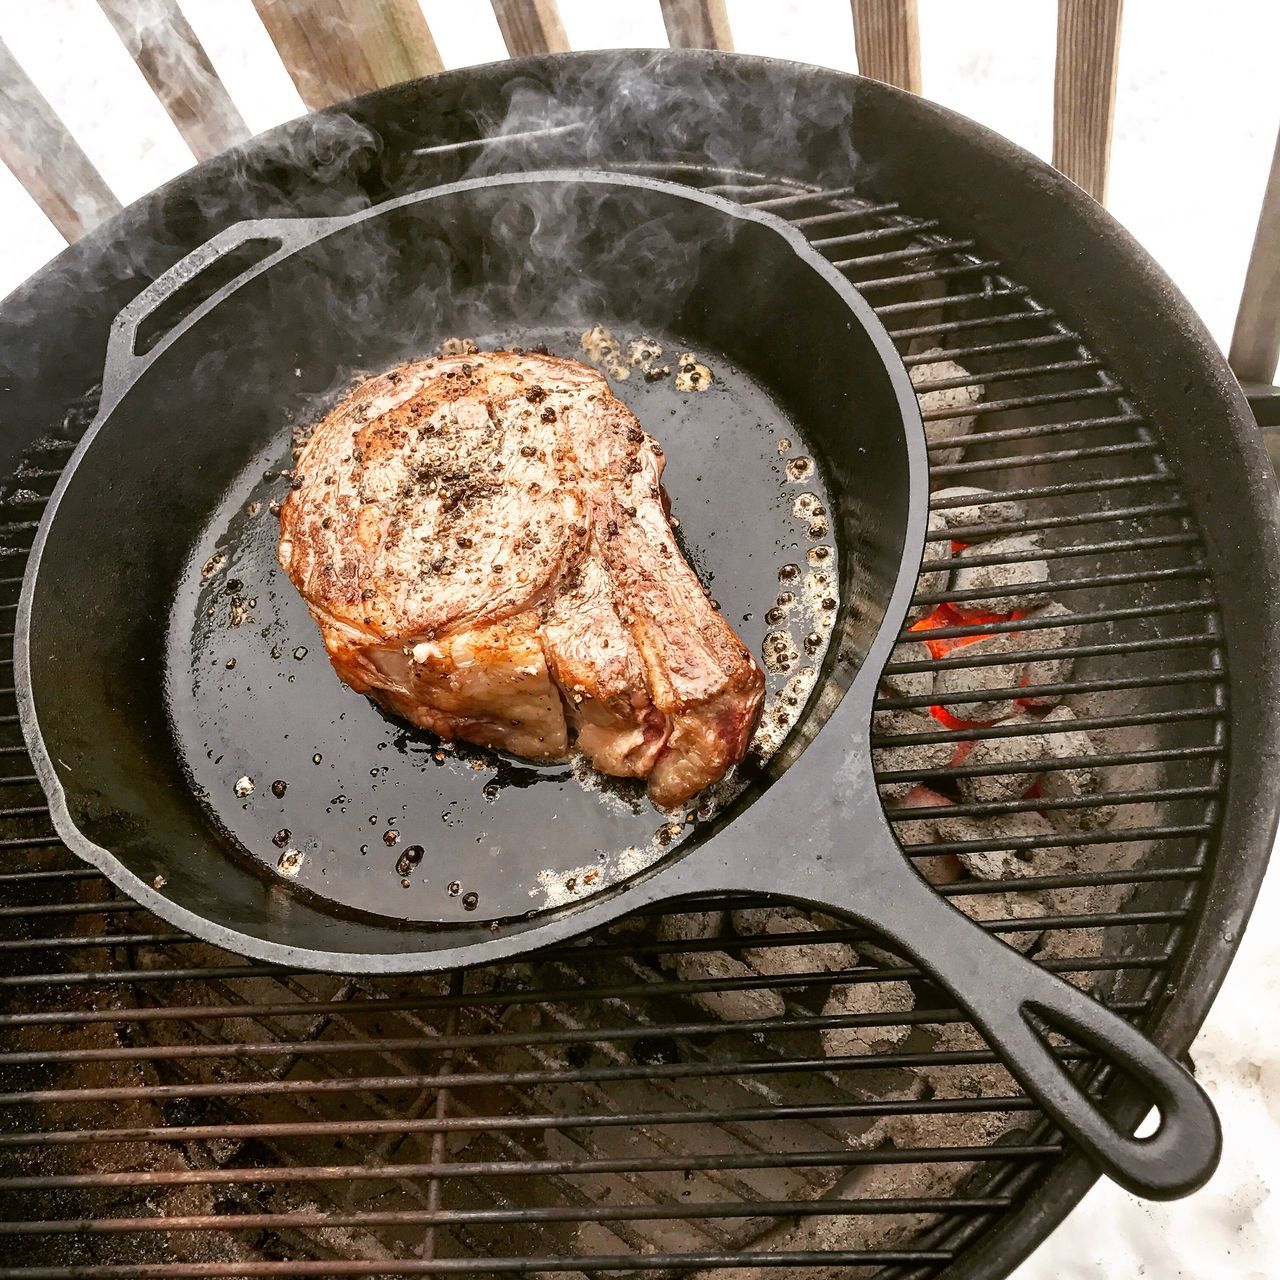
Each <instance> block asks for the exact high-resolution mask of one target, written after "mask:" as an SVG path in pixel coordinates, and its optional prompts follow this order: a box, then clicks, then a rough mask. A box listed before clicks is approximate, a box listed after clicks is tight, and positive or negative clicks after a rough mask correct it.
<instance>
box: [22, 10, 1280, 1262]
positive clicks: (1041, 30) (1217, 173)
mask: <svg viewBox="0 0 1280 1280" xmlns="http://www.w3.org/2000/svg"><path fill="white" fill-rule="evenodd" d="M422 5H423V9H424V11H425V12H426V14H427V17H428V20H429V21H430V23H431V27H432V31H433V33H434V35H435V38H436V41H437V44H438V46H439V48H440V52H441V55H442V57H443V58H444V61H445V63H446V65H447V66H466V65H470V64H473V63H479V62H488V61H493V60H495V59H500V58H502V57H504V56H505V50H504V48H503V44H502V37H501V35H500V33H499V31H498V27H497V23H496V22H495V21H494V18H493V14H492V10H491V8H490V6H489V5H488V4H487V3H485V0H467V2H466V3H458V2H457V0H422ZM1056 7H1057V6H1056V3H1055V0H920V26H921V33H922V48H923V64H924V89H925V92H926V93H927V94H928V95H929V96H930V97H933V98H935V99H936V100H937V101H939V102H942V103H944V104H946V105H947V106H950V107H952V108H954V109H955V110H958V111H961V112H963V113H965V114H967V115H970V116H973V117H974V118H975V119H978V120H981V121H982V122H983V123H985V124H988V125H990V126H991V127H992V128H995V129H997V130H999V131H1000V132H1002V133H1005V134H1007V135H1008V136H1009V137H1011V138H1013V139H1014V140H1015V141H1017V142H1019V143H1021V144H1022V145H1023V146H1025V147H1028V148H1029V149H1030V150H1032V151H1034V152H1035V153H1036V154H1038V155H1040V156H1043V157H1045V158H1048V156H1049V153H1050V150H1051V147H1052V110H1053V43H1054V30H1055V14H1056ZM182 8H183V10H184V12H185V13H186V14H187V17H188V19H189V21H190V22H191V25H192V26H193V27H194V28H195V30H196V32H197V34H198V35H199V37H200V39H201V41H202V42H203V43H204V45H205V48H206V50H207V52H208V54H209V57H210V59H211V60H212V62H213V63H214V66H215V67H216V69H217V71H218V73H219V75H220V76H221V77H222V79H223V81H224V83H225V84H226V85H227V87H228V89H229V91H230V92H231V94H232V96H233V97H234V98H235V101H236V103H237V105H238V106H239V108H240V111H241V113H242V115H243V116H244V118H245V120H246V121H247V122H248V124H249V126H250V128H251V129H254V130H262V129H266V128H269V127H270V126H272V125H274V124H277V123H279V122H280V121H282V120H286V119H289V118H290V117H291V116H294V115H297V114H299V113H300V112H301V110H302V103H301V101H300V100H299V98H298V95H297V92H296V91H295V90H294V88H293V85H292V83H291V82H290V80H289V77H288V75H287V74H286V73H285V71H284V68H283V67H282V66H281V64H280V60H279V58H278V57H277V56H276V53H275V50H274V48H273V47H272V45H271V42H270V40H269V39H268V37H267V35H266V33H265V31H264V30H263V28H262V25H261V23H260V22H259V21H258V18H257V16H256V14H255V13H254V10H253V7H252V4H251V2H250V0H182ZM728 8H729V18H730V23H731V26H732V28H733V31H734V38H735V44H736V46H737V48H738V49H739V50H740V51H741V52H744V53H760V54H770V55H773V56H775V57H782V58H792V59H795V60H798V61H807V62H815V63H822V64H825V65H828V66H833V67H837V68H840V69H842V70H850V71H851V70H854V69H856V58H855V56H854V51H853V37H852V25H851V20H850V16H849V13H850V10H849V4H848V0H728ZM560 9H561V12H562V14H563V18H564V24H565V28H566V30H567V32H568V34H569V38H570V41H571V43H572V44H573V46H574V47H575V48H593V47H608V46H611V45H616V46H646V45H662V44H665V33H664V30H663V27H662V21H661V15H660V11H659V8H658V3H657V0H628V3H627V4H623V5H601V4H599V2H598V0H560ZM0 39H2V40H3V41H4V42H5V43H6V44H7V45H8V46H9V48H10V49H11V50H12V52H13V53H14V54H15V55H16V56H17V57H18V59H19V60H20V61H21V63H22V64H23V66H24V67H25V68H26V70H27V72H28V74H29V75H30V76H31V78H32V79H33V80H34V81H35V83H36V85H37V86H38V87H39V88H40V90H41V91H42V92H43V93H44V95H45V96H46V97H47V98H48V99H49V101H50V102H51V103H52V104H53V106H54V108H55V109H56V110H57V111H58V113H59V114H60V115H61V116H62V118H63V119H64V120H65V121H66V122H67V124H68V125H69V126H70V128H71V129H72V131H73V133H74V134H75V136H76V137H77V139H79V141H80V143H81V145H82V146H83V147H84V149H85V151H86V152H87V153H88V154H89V156H90V158H91V159H92V160H93V162H94V163H95V164H96V165H97V166H98V168H99V170H100V171H101V172H102V175H103V177H104V178H105V179H106V181H107V182H108V184H109V185H110V186H111V188H112V190H114V191H115V193H116V194H117V196H119V198H120V199H121V201H123V202H128V201H130V200H133V199H136V198H137V197H138V196H140V195H142V194H144V193H145V192H147V191H149V190H150V189H152V188H153V187H155V186H157V185H158V184H159V183H161V182H163V181H165V180H166V179H167V178H169V177H171V176H172V175H173V174H175V173H178V172H180V171H181V170H182V169H184V168H186V167H187V166H188V165H189V164H190V163H191V155H190V153H189V151H188V150H187V147H186V145H185V143H184V142H183V141H182V139H181V137H180V136H179V135H178V133H177V130H176V129H175V128H174V126H173V124H172V123H171V122H170V121H169V119H168V117H167V116H166V115H165V113H164V111H163V110H162V109H161V108H160V107H159V105H158V104H157V103H156V101H155V99H154V98H153V96H152V95H151V93H150V91H149V90H148V89H147V87H146V85H145V82H144V81H143V80H142V77H141V75H140V73H139V72H138V71H137V69H136V68H135V67H134V65H133V63H132V62H131V61H130V59H129V57H128V56H127V54H126V53H125V52H124V50H123V49H122V48H121V46H120V45H119V43H118V42H117V41H116V39H115V37H114V35H113V34H112V32H111V30H110V28H109V26H108V25H107V23H106V20H105V19H104V18H103V16H102V13H101V11H100V9H99V8H98V5H97V3H96V0H42V2H41V3H37V4H24V5H19V4H6V5H3V6H0ZM1278 48H1280V4H1276V3H1274V0H1216V2H1215V3H1214V4H1213V5H1212V6H1211V7H1209V8H1206V7H1205V6H1204V5H1203V4H1201V3H1199V0H1127V3H1126V5H1125V15H1124V28H1123V36H1122V43H1121V57H1120V83H1119V89H1118V93H1117V103H1116V120H1115V141H1114V152H1113V160H1112V177H1111V192H1110V199H1109V202H1108V203H1109V207H1110V209H1111V211H1112V212H1113V213H1114V214H1115V215H1116V217H1118V218H1119V219H1120V221H1121V222H1123V223H1124V224H1125V225H1126V226H1127V227H1128V228H1129V230H1130V231H1132V232H1133V234H1134V235H1135V236H1136V237H1137V238H1138V240H1139V241H1141V242H1142V243H1143V244H1144V245H1145V246H1146V248H1147V249H1148V250H1149V251H1150V252H1151V253H1152V254H1153V255H1154V256H1155V258H1156V259H1157V260H1158V261H1159V262H1160V263H1161V264H1162V265H1163V266H1164V267H1165V269H1166V270H1167V271H1168V272H1169V273H1170V275H1171V276H1172V277H1173V279H1174V280H1175V281H1176V282H1177V284H1178V285H1179V286H1180V287H1181V288H1182V290H1183V291H1184V292H1185V293H1186V294H1187V296H1188V297H1189V298H1190V300H1191V302H1192V304H1193V305H1194V306H1195V307H1196V309H1197V310H1198V311H1199V312H1200V314H1201V315H1202V316H1203V317H1204V319H1205V321H1206V323H1207V324H1208V326H1209V328H1210V330H1211V331H1212V333H1213V335H1214V337H1215V338H1216V339H1217V340H1218V342H1219V343H1220V344H1222V345H1223V346H1225V345H1226V344H1227V343H1229V341H1230V335H1231V325H1232V322H1233V319H1234V316H1235V308H1236V303H1237V300H1238V298H1239V294H1240V286H1241V283H1242V281H1243V278H1244V270H1245V264H1246V262H1247V260H1248V255H1249V249H1250V245H1251V243H1252V238H1253V227H1254V224H1255V222H1256V220H1257V215H1258V206H1259V202H1260V200H1261V195H1262V189H1263V186H1264V184H1265V181H1266V174H1267V166H1268V164H1269V162H1270V156H1271V150H1272V147H1273V145H1274V141H1275V136H1276V128H1277V124H1278V123H1280V92H1277V87H1276V86H1277V81H1276V78H1275V53H1276V50H1277V49H1278ZM0 244H3V245H4V246H5V251H4V254H3V256H2V257H0V294H4V293H7V292H8V291H9V290H10V289H12V288H13V287H14V286H15V285H17V284H18V283H20V282H21V281H22V280H24V279H25V278H26V277H27V276H28V275H30V274H31V273H32V272H33V271H35V270H36V269H37V268H38V267H39V266H40V265H41V264H42V263H44V262H45V261H47V260H48V259H49V258H50V257H51V256H52V255H53V254H55V253H56V252H58V250H59V249H60V248H61V246H62V241H61V238H60V237H59V236H58V234H57V232H56V231H55V230H54V229H53V227H52V226H51V225H50V224H49V222H48V221H47V219H45V217H44V215H43V214H42V213H41V212H40V210H39V209H38V208H36V206H35V205H34V204H33V203H32V202H31V200H30V198H29V197H28V196H27V195H26V193H25V192H24V191H23V190H22V188H21V187H20V186H19V184H18V183H17V181H16V180H15V179H13V177H12V176H11V175H10V174H9V172H8V171H7V170H6V169H4V168H3V167H2V166H0ZM1254 920H1255V922H1254V925H1253V927H1252V928H1251V929H1250V930H1249V932H1248V933H1247V935H1246V937H1245V940H1244V944H1243V947H1242V949H1241V952H1240V956H1239V958H1238V959H1237V961H1236V964H1235V966H1234V968H1233V969H1232V971H1231V974H1230V976H1229V977H1228V979H1227V983H1226V986H1225V987H1224V989H1223V992H1222V995H1221V997H1220V998H1219V1000H1218V1002H1217V1003H1216V1005H1215V1006H1214V1008H1213V1011H1212V1013H1211V1014H1210V1017H1209V1020H1208V1022H1207V1024H1206V1026H1205V1028H1204V1030H1203V1031H1202V1032H1201V1034H1200V1037H1199V1039H1198V1040H1197V1042H1196V1045H1195V1047H1194V1050H1193V1054H1194V1057H1195V1060H1196V1062H1197V1064H1198V1066H1199V1069H1200V1075H1201V1079H1202V1080H1203V1081H1204V1082H1205V1084H1206V1086H1207V1087H1208V1089H1209V1090H1210V1092H1211V1093H1212V1094H1213V1096H1214V1098H1215V1100H1216V1102H1217V1105H1218V1108H1219V1110H1220V1112H1221V1115H1222V1120H1223V1128H1224V1131H1225V1134H1226V1150H1225V1154H1224V1158H1223V1164H1222V1168H1221V1170H1220V1172H1219V1173H1218V1175H1217V1177H1216V1178H1215V1179H1214V1181H1213V1182H1211V1183H1210V1184H1209V1186H1208V1187H1207V1188H1206V1189H1205V1190H1203V1191H1201V1192H1199V1193H1198V1194H1197V1195H1195V1196H1193V1197H1192V1198H1191V1199H1190V1200H1188V1201H1182V1202H1177V1203H1175V1204H1172V1205H1150V1204H1145V1203H1143V1202H1141V1201H1139V1200H1136V1199H1134V1198H1133V1197H1131V1196H1129V1195H1127V1194H1126V1193H1124V1192H1122V1191H1120V1190H1118V1189H1117V1188H1115V1187H1113V1186H1111V1185H1109V1184H1105V1185H1099V1186H1098V1187H1097V1188H1095V1189H1094V1191H1092V1192H1091V1193H1090V1195H1089V1196H1088V1198H1087V1199H1086V1201H1085V1203H1084V1204H1083V1205H1082V1206H1081V1207H1080V1208H1079V1209H1078V1210H1077V1212H1076V1213H1074V1214H1073V1215H1072V1216H1071V1217H1070V1218H1069V1219H1068V1221H1067V1222H1066V1223H1065V1224H1064V1225H1063V1226H1062V1227H1061V1228H1060V1229H1059V1230H1058V1231H1057V1232H1056V1233H1055V1234H1054V1236H1053V1237H1051V1239H1050V1240H1049V1241H1048V1243H1047V1244H1046V1245H1045V1246H1044V1247H1043V1248H1042V1249H1040V1250H1039V1251H1038V1252H1037V1254H1036V1256H1035V1257H1034V1258H1033V1259H1032V1260H1031V1261H1030V1262H1028V1263H1027V1264H1025V1265H1024V1266H1023V1267H1022V1268H1021V1269H1020V1270H1019V1271H1018V1272H1017V1275H1016V1280H1095V1278H1097V1277H1103V1276H1106V1277H1120V1276H1124V1277H1138V1276H1145V1277H1149V1278H1150V1280H1207V1278H1208V1277H1214V1278H1215V1280H1217V1278H1222V1280H1228V1278H1230V1280H1268V1278H1269V1277H1273V1276H1275V1275H1276V1274H1277V1272H1276V1265H1277V1264H1276V1261H1275V1260H1276V1259H1277V1258H1280V1206H1278V1204H1277V1201H1276V1199H1275V1198H1274V1197H1273V1196H1272V1194H1271V1192H1272V1188H1273V1186H1274V1185H1276V1183H1277V1182H1280V1047H1278V1046H1280V1036H1277V1016H1278V1015H1277V1012H1276V1011H1277V1008H1278V1007H1280V1000H1278V999H1277V996H1280V978H1277V976H1276V975H1277V974H1280V929H1277V928H1276V925H1277V922H1280V881H1278V880H1277V878H1276V876H1275V875H1273V876H1272V877H1271V878H1270V880H1269V881H1268V883H1267V884H1266V886H1264V889H1263V896H1262V899H1261V900H1260V902H1259V906H1258V910H1257V913H1256V915H1255V918H1254Z"/></svg>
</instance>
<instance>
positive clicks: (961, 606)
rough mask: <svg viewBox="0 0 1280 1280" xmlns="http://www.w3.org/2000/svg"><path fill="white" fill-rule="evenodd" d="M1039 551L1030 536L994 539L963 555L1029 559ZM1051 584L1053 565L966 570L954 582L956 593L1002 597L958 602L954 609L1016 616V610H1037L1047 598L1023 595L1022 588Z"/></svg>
mask: <svg viewBox="0 0 1280 1280" xmlns="http://www.w3.org/2000/svg"><path fill="white" fill-rule="evenodd" d="M1038 550H1039V541H1038V539H1037V538H1036V537H1035V536H1033V535H1031V534H1026V533H1018V534H1010V535H1009V536H1007V537H1003V538H992V539H991V541H990V542H980V543H976V544H975V545H974V546H973V547H972V548H966V549H965V550H964V551H961V552H960V557H961V559H963V558H964V556H965V555H973V556H975V557H976V556H984V557H985V556H998V555H1010V556H1012V555H1025V554H1027V553H1030V552H1035V551H1038ZM1048 580H1049V565H1048V563H1047V562H1046V561H1044V560H1039V559H1034V560H1010V561H1006V562H1005V563H1003V564H985V565H974V566H973V567H972V568H970V567H968V566H962V567H961V568H959V569H957V570H956V571H955V574H954V576H953V577H952V580H951V589H952V590H953V591H992V592H998V593H999V594H993V595H990V596H978V597H975V598H973V599H966V600H957V601H955V602H954V608H955V609H956V611H957V612H958V613H964V614H975V613H977V614H990V613H1013V612H1014V611H1015V610H1029V609H1034V608H1036V606H1037V605H1039V604H1041V603H1042V602H1043V600H1044V596H1043V595H1040V594H1037V593H1035V592H1026V593H1024V592H1022V591H1020V590H1019V588H1021V587H1030V586H1037V585H1039V584H1040V583H1042V582H1048Z"/></svg>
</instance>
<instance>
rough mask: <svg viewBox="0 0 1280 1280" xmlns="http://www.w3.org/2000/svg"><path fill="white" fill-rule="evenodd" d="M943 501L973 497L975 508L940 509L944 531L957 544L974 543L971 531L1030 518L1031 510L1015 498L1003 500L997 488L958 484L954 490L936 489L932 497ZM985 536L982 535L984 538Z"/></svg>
mask: <svg viewBox="0 0 1280 1280" xmlns="http://www.w3.org/2000/svg"><path fill="white" fill-rule="evenodd" d="M941 498H972V499H973V503H972V505H967V506H963V507H938V508H937V515H938V519H939V520H940V521H941V522H942V527H943V528H944V529H949V530H950V531H951V532H952V534H954V535H955V538H956V541H957V542H972V541H975V540H976V539H974V538H971V537H969V536H967V535H968V533H969V530H970V529H971V528H974V527H976V526H980V525H987V524H1008V523H1011V522H1013V521H1021V520H1025V519H1026V518H1027V509H1026V507H1025V506H1023V504H1022V503H1021V502H1018V501H1017V500H1016V499H1013V498H1002V497H1001V496H1000V495H999V494H998V493H997V492H996V491H995V490H994V489H975V488H974V487H973V486H972V485H956V486H954V487H953V488H950V489H936V490H935V491H934V492H933V493H932V494H931V495H930V499H929V500H930V501H931V502H937V501H938V500H939V499H941ZM980 536H981V535H980Z"/></svg>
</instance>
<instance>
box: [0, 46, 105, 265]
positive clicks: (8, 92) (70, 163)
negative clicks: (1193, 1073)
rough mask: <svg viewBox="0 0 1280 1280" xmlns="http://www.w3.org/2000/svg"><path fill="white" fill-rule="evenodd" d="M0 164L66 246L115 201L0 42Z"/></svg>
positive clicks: (76, 238)
mask: <svg viewBox="0 0 1280 1280" xmlns="http://www.w3.org/2000/svg"><path fill="white" fill-rule="evenodd" d="M0 160H3V161H4V163H5V164H6V165H7V166H8V167H9V169H10V171H11V172H12V173H13V176H14V177H15V178H17V179H18V181H19V182H20V183H22V185H23V186H24V187H25V188H26V189H27V192H28V194H29V195H30V196H31V198H32V199H33V200H34V201H35V202H36V203H37V204H38V205H39V206H40V208H41V209H43V210H44V212H45V215H46V216H47V217H48V219H49V221H50V222H52V223H53V225H54V226H55V227H57V228H58V230H59V231H60V232H61V233H62V235H63V238H64V239H65V240H66V241H67V243H68V244H70V243H71V242H72V241H75V240H79V239H80V237H81V236H82V235H84V233H85V232H86V231H89V230H91V229H92V228H93V227H95V226H97V224H98V223H99V222H101V221H103V219H104V218H109V217H110V216H111V215H112V214H113V213H117V212H119V209H120V202H119V201H118V200H117V199H116V198H115V196H114V195H113V194H112V192H111V188H110V187H108V186H107V184H106V183H105V182H104V181H103V179H102V175H101V174H100V173H99V172H98V171H97V169H95V168H94V167H93V164H92V162H91V161H90V160H89V157H88V156H87V155H85V153H84V152H83V151H82V150H81V149H80V144H79V143H78V142H76V140H75V139H74V138H73V137H72V136H71V134H70V133H69V132H68V130H67V127H66V125H64V124H63V123H62V121H61V120H59V119H58V116H57V113H56V112H55V111H54V109H53V108H52V107H51V106H50V105H49V104H48V102H46V101H45V99H44V97H43V96H42V95H41V93H40V91H39V90H38V89H37V88H36V87H35V85H34V84H32V83H31V81H30V79H28V77H27V73H26V72H25V71H23V69H22V68H21V66H19V65H18V60H17V59H16V58H15V57H14V56H13V54H11V53H10V52H9V50H8V48H6V46H5V45H4V43H3V42H0Z"/></svg>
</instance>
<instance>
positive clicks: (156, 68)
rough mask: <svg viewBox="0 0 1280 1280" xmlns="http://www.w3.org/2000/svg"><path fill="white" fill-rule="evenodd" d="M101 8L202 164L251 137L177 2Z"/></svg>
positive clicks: (136, 0)
mask: <svg viewBox="0 0 1280 1280" xmlns="http://www.w3.org/2000/svg"><path fill="white" fill-rule="evenodd" d="M98 5H99V7H100V8H101V9H102V12H103V13H105V14H106V15H107V18H108V20H109V21H110V23H111V25H112V26H113V27H114V28H115V30H116V34H117V35H118V36H119V37H120V40H121V42H122V43H123V44H124V47H125V48H126V49H128V50H129V56H130V57H132V58H133V60H134V62H136V63H137V64H138V70H139V71H141V72H142V74H143V75H144V76H145V77H146V81H147V83H148V84H149V85H150V86H151V89H152V92H153V93H154V94H155V95H156V97H157V98H159V99H160V101H161V103H162V104H163V106H164V109H165V110H166V111H167V112H168V113H169V118H170V119H171V120H172V121H173V123H174V124H175V125H177V126H178V132H179V133H180V134H182V136H183V138H184V139H185V140H186V143H187V146H189V147H190V148H191V150H192V152H193V154H194V155H195V157H196V159H197V160H207V159H209V157H210V156H216V155H217V154H218V152H220V151H225V150H226V149H227V148H228V147H233V146H235V144H236V143H237V142H243V141H244V140H245V138H247V137H248V136H249V129H248V126H246V124H245V122H244V120H243V119H242V118H241V115H240V112H239V111H237V110H236V104H235V103H234V102H232V101H231V95H230V94H229V93H228V92H227V90H226V87H225V86H224V85H223V83H222V81H221V80H219V79H218V73H217V72H216V71H215V70H214V69H213V63H211V62H210V61H209V56H208V54H206V53H205V51H204V46H203V45H202V44H201V43H200V41H199V39H198V37H197V36H196V33H195V32H194V31H192V30H191V26H190V24H189V23H188V22H187V20H186V18H184V17H183V16H182V10H181V9H179V8H178V4H177V0H98Z"/></svg>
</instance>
